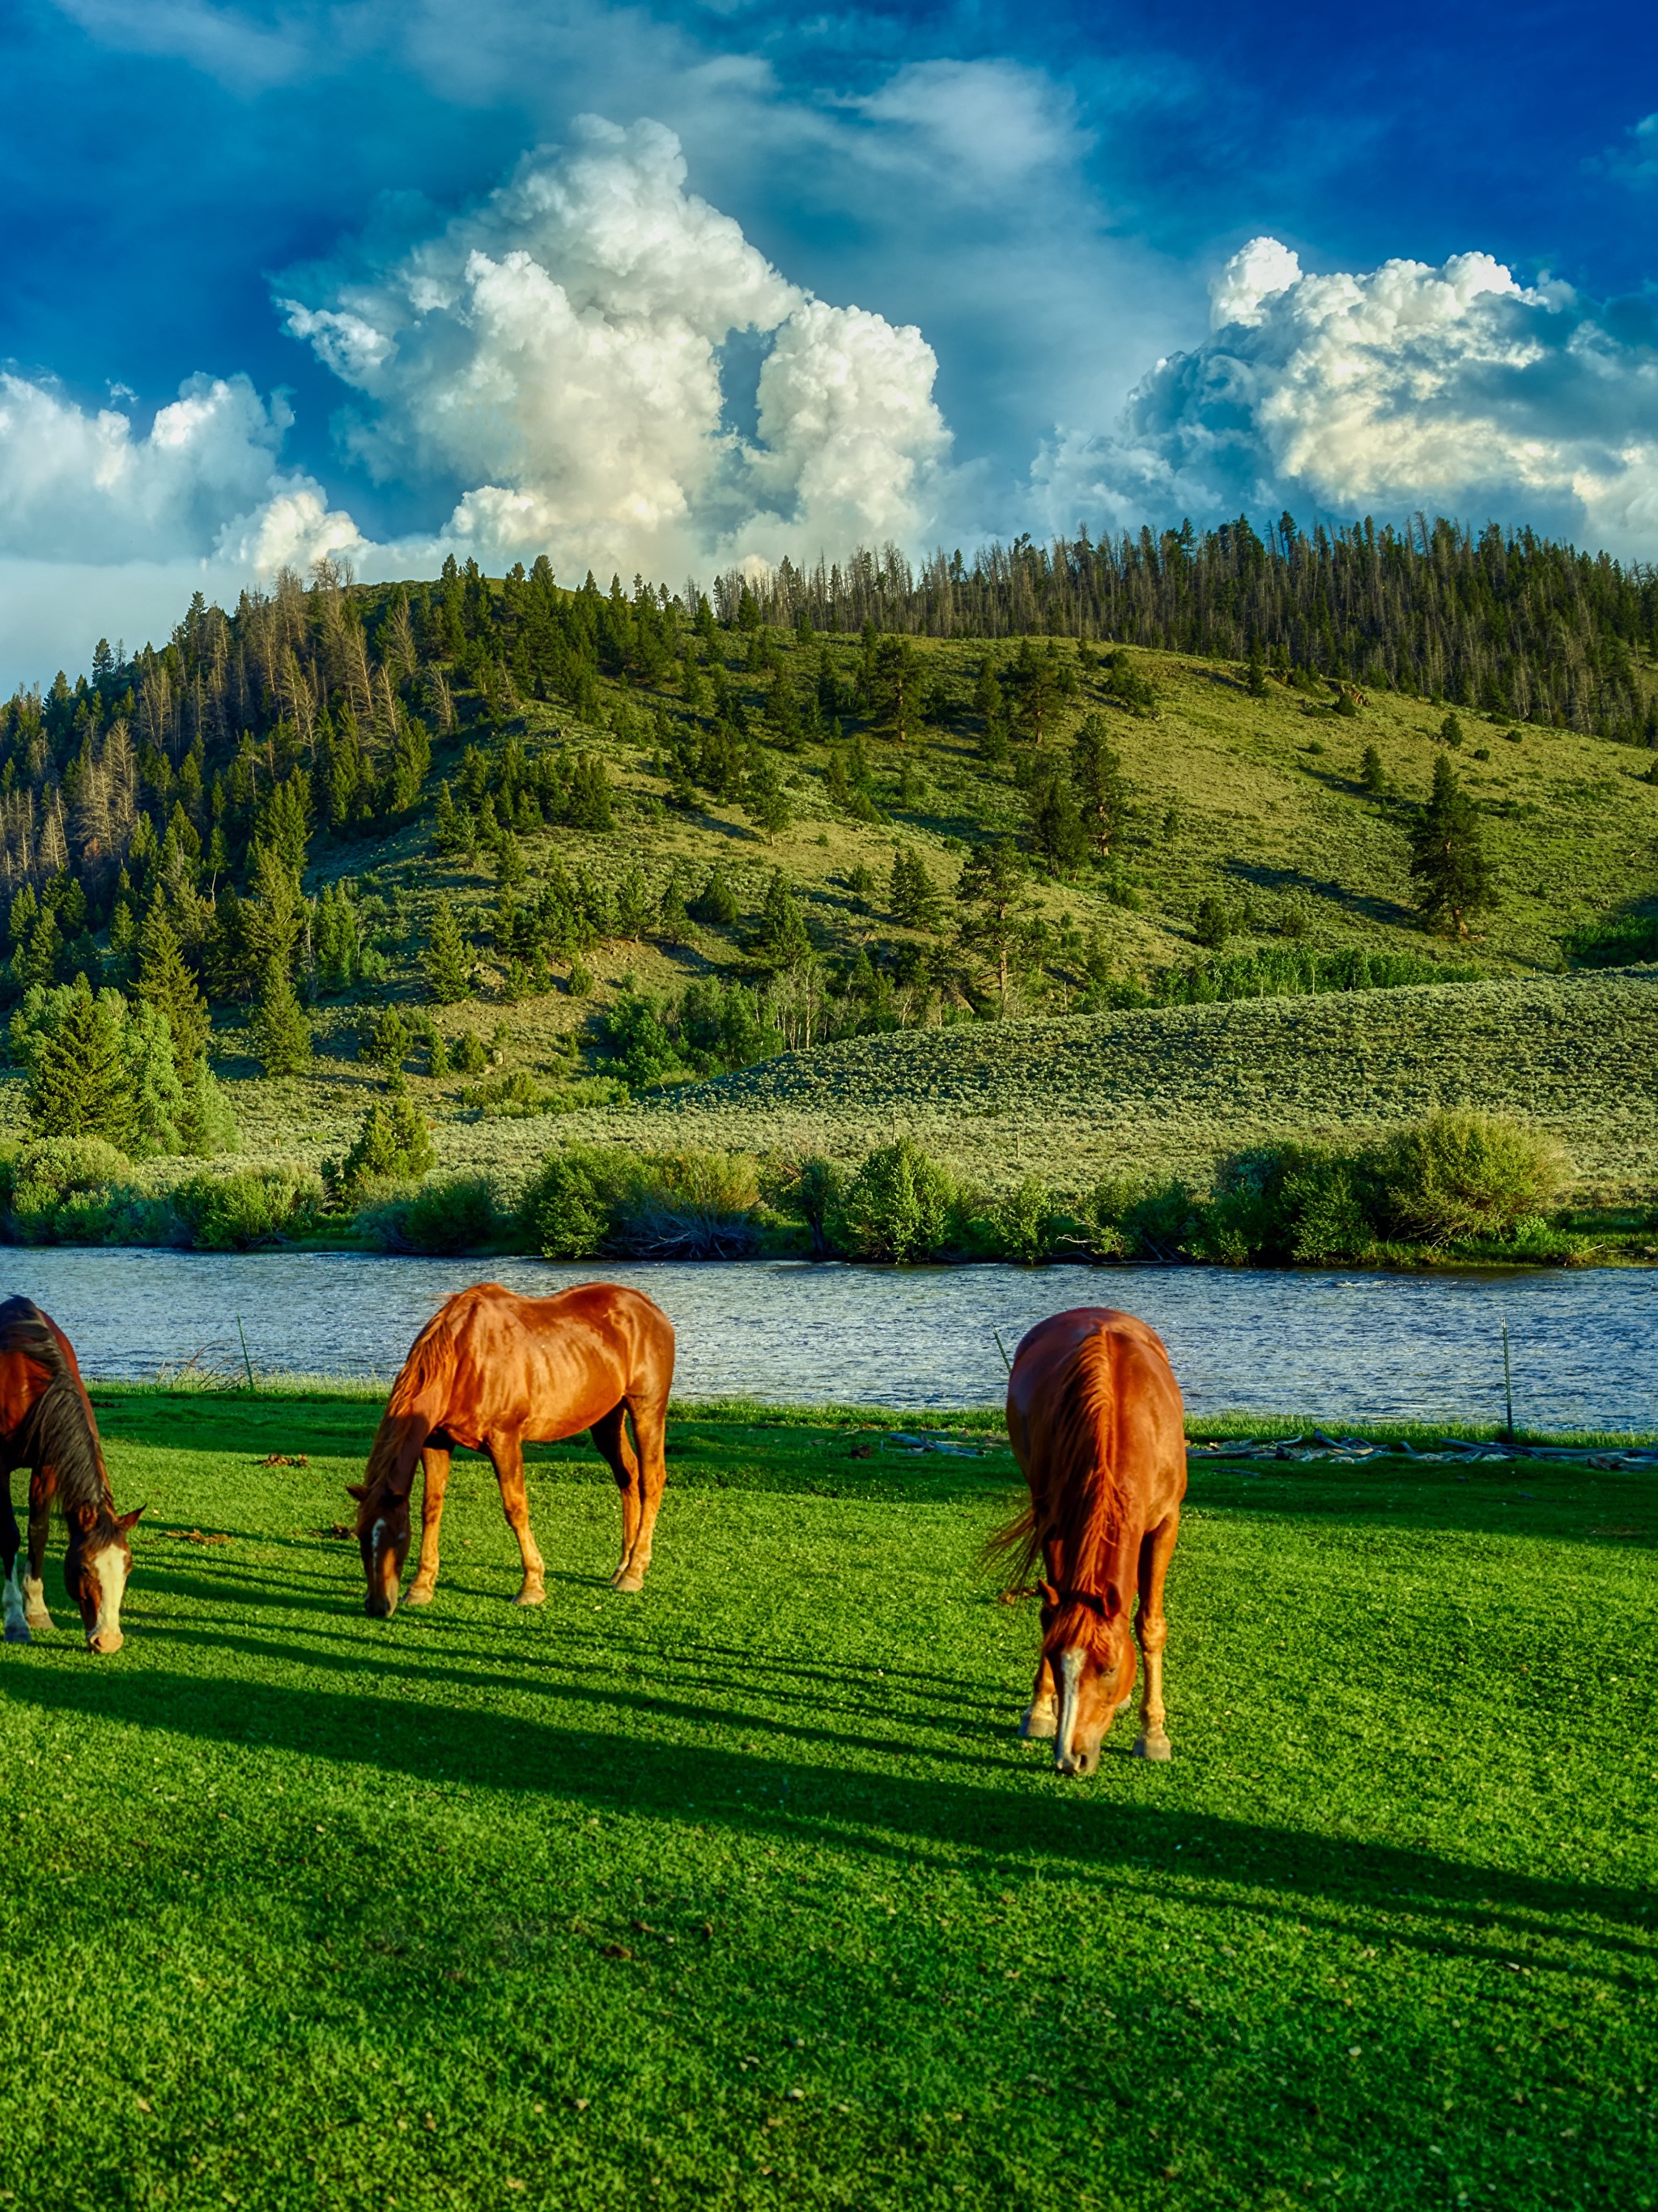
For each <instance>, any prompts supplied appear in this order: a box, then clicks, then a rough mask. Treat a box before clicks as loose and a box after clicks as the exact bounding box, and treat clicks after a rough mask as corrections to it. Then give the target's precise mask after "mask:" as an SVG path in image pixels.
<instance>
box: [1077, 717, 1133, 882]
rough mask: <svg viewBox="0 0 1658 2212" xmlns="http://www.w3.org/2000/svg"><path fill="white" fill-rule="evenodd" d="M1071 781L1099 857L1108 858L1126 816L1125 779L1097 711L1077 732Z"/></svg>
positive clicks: (1120, 764)
mask: <svg viewBox="0 0 1658 2212" xmlns="http://www.w3.org/2000/svg"><path fill="white" fill-rule="evenodd" d="M1071 781H1072V786H1073V787H1074V789H1075V791H1076V793H1077V801H1078V805H1079V806H1080V807H1081V809H1082V812H1083V816H1084V820H1085V821H1086V822H1087V823H1088V828H1089V832H1090V836H1092V838H1093V841H1094V842H1095V844H1096V846H1097V847H1098V848H1099V854H1100V858H1101V859H1102V860H1108V859H1109V858H1110V854H1111V848H1112V847H1113V845H1114V844H1115V843H1116V842H1117V839H1118V838H1119V837H1120V836H1121V834H1122V830H1123V828H1124V825H1125V824H1126V823H1127V819H1128V781H1127V777H1126V776H1125V775H1123V772H1122V762H1121V758H1120V757H1118V755H1117V753H1116V752H1115V751H1114V750H1113V748H1112V746H1111V744H1110V743H1109V741H1108V738H1107V737H1106V732H1105V724H1104V722H1103V720H1102V719H1101V717H1100V716H1099V715H1098V714H1090V715H1089V716H1088V717H1087V719H1086V720H1085V721H1084V723H1083V726H1082V727H1081V728H1080V729H1079V730H1078V732H1077V740H1076V743H1075V744H1073V745H1072V748H1071Z"/></svg>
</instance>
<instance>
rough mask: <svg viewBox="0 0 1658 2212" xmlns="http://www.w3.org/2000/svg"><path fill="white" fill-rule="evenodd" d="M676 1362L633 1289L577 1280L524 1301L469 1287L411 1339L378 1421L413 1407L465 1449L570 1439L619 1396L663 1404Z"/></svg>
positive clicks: (655, 1314)
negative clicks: (511, 1435)
mask: <svg viewBox="0 0 1658 2212" xmlns="http://www.w3.org/2000/svg"><path fill="white" fill-rule="evenodd" d="M673 1360H674V1336H673V1327H672V1324H671V1322H670V1321H669V1320H668V1317H667V1316H666V1315H665V1313H664V1312H663V1311H662V1310H661V1308H660V1307H659V1306H658V1305H656V1304H653V1302H652V1300H650V1299H649V1298H647V1297H645V1296H644V1295H643V1294H642V1293H641V1292H640V1291H633V1290H629V1289H627V1288H626V1287H624V1286H623V1285H620V1284H616V1283H581V1284H578V1285H576V1286H575V1287H574V1289H571V1290H568V1291H560V1292H558V1293H557V1294H556V1296H555V1297H548V1298H525V1297H519V1296H518V1295H517V1294H516V1293H515V1292H513V1291H508V1290H507V1289H505V1288H504V1287H503V1286H502V1285H501V1284H499V1283H477V1284H474V1285H472V1287H471V1289H470V1290H465V1291H458V1292H457V1293H456V1295H455V1296H454V1297H452V1298H451V1299H449V1300H448V1301H447V1303H446V1304H445V1305H443V1306H442V1307H440V1309H439V1310H438V1312H437V1313H436V1314H434V1316H433V1318H432V1319H431V1321H430V1322H428V1323H427V1325H426V1328H424V1329H422V1332H421V1334H420V1335H419V1336H418V1337H417V1338H416V1340H415V1343H414V1346H413V1347H412V1348H411V1350H410V1354H409V1358H408V1359H407V1360H406V1361H405V1363H404V1370H403V1372H402V1374H401V1375H400V1376H398V1382H397V1383H396V1385H395V1386H394V1387H393V1389H392V1398H391V1401H390V1403H389V1405H388V1407H387V1409H386V1419H387V1420H388V1421H389V1420H392V1419H394V1418H395V1417H397V1416H399V1415H403V1416H408V1415H410V1414H414V1413H420V1414H422V1416H424V1417H425V1419H427V1422H428V1428H429V1429H431V1430H434V1431H435V1430H439V1429H441V1430H443V1431H446V1432H447V1434H448V1435H449V1436H450V1437H452V1439H453V1440H454V1442H455V1443H464V1444H468V1445H477V1444H479V1443H482V1442H483V1440H484V1438H485V1437H488V1436H489V1435H490V1434H492V1433H498V1432H500V1431H503V1430H508V1431H514V1432H516V1433H518V1434H519V1435H522V1436H524V1437H530V1438H533V1439H536V1440H538V1441H549V1440H552V1439H556V1438H557V1437H567V1436H574V1435H576V1434H577V1433H578V1432H579V1431H580V1430H582V1429H586V1428H591V1427H592V1425H593V1423H594V1422H595V1421H596V1420H598V1419H602V1418H603V1416H604V1414H606V1413H610V1412H611V1411H612V1410H613V1409H614V1408H615V1407H616V1406H617V1405H619V1404H621V1403H622V1402H623V1401H624V1400H626V1401H629V1402H633V1401H638V1402H641V1403H646V1404H650V1403H661V1404H665V1403H666V1401H667V1395H668V1391H669V1389H670V1387H671V1383H672V1381H673Z"/></svg>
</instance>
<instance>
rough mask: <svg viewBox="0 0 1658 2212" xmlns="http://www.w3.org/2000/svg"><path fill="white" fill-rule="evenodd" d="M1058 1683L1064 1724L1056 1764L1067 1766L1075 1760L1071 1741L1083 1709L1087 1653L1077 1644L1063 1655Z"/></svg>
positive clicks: (1058, 1736)
mask: <svg viewBox="0 0 1658 2212" xmlns="http://www.w3.org/2000/svg"><path fill="white" fill-rule="evenodd" d="M1082 1680H1083V1650H1082V1646H1081V1644H1072V1645H1071V1646H1070V1648H1069V1649H1068V1650H1065V1651H1061V1652H1060V1657H1059V1663H1058V1665H1057V1666H1056V1667H1055V1668H1054V1683H1055V1686H1056V1687H1057V1688H1058V1690H1059V1692H1060V1721H1059V1726H1058V1728H1057V1729H1056V1730H1055V1732H1054V1765H1056V1766H1066V1765H1069V1764H1070V1763H1071V1759H1072V1749H1071V1739H1072V1735H1074V1734H1075V1732H1076V1727H1077V1715H1078V1711H1079V1710H1080V1708H1081V1705H1082Z"/></svg>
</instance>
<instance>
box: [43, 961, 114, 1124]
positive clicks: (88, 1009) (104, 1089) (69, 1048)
mask: <svg viewBox="0 0 1658 2212" xmlns="http://www.w3.org/2000/svg"><path fill="white" fill-rule="evenodd" d="M120 1003H121V1002H120V1000H118V999H117V998H115V997H114V994H112V993H110V994H106V995H105V996H104V997H103V998H101V999H94V997H93V995H92V992H91V989H90V987H88V983H87V981H86V978H85V977H84V976H83V975H82V976H77V977H76V981H75V984H74V987H73V988H72V989H71V991H70V997H69V1003H68V1005H67V1006H65V1008H64V1014H63V1018H62V1019H61V1020H60V1021H59V1022H58V1025H57V1027H56V1029H55V1030H46V1029H41V1030H37V1031H36V1032H35V1033H34V1035H33V1039H32V1041H31V1044H30V1049H29V1079H28V1113H29V1120H30V1122H31V1124H32V1125H33V1128H34V1130H35V1133H37V1135H39V1136H42V1137H103V1138H105V1139H107V1140H108V1142H109V1143H111V1144H112V1145H119V1146H122V1147H123V1148H124V1149H125V1147H126V1146H129V1145H130V1144H131V1141H132V1122H133V1113H134V1104H133V1097H132V1079H131V1073H130V1072H129V1069H128V1066H127V1061H126V1055H125V1052H124V1051H123V1049H122V1043H123V1039H122V1035H121V1032H122V1028H123V1024H122V1021H121V1018H120V1014H119V1012H118V1008H119V1006H120Z"/></svg>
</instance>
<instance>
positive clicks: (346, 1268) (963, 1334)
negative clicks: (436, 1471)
mask: <svg viewBox="0 0 1658 2212" xmlns="http://www.w3.org/2000/svg"><path fill="white" fill-rule="evenodd" d="M600 1272H601V1271H600V1270H599V1269H598V1267H592V1266H587V1267H562V1266H556V1265H554V1264H552V1263H550V1262H549V1261H539V1260H528V1259H512V1260H500V1261H495V1262H494V1263H489V1264H485V1263H481V1262H479V1261H476V1260H473V1261H467V1260H417V1259H382V1258H376V1257H373V1256H370V1255H367V1254H336V1253H319V1252H257V1253H246V1254H239V1255H220V1254H215V1253H192V1252H167V1251H151V1250H134V1249H122V1250H112V1251H102V1250H92V1249H82V1248H77V1247H70V1246H63V1247H58V1248H56V1249H21V1248H18V1247H12V1248H11V1249H9V1250H7V1251H6V1252H5V1254H4V1255H3V1267H0V1294H3V1295H5V1296H8V1297H9V1296H12V1295H15V1294H16V1293H18V1292H21V1293H23V1294H24V1295H26V1296H27V1297H32V1298H33V1299H34V1300H35V1301H36V1302H37V1304H39V1305H41V1306H43V1307H44V1308H45V1309H46V1311H47V1312H48V1313H49V1314H51V1315H52V1317H53V1319H54V1320H55V1321H57V1322H58V1324H59V1325H60V1327H62V1328H64V1329H65V1330H66V1331H67V1332H68V1334H69V1336H70V1340H71V1341H72V1342H73V1343H74V1345H75V1346H76V1351H77V1352H78V1353H79V1355H80V1358H81V1364H82V1369H83V1370H84V1371H85V1372H86V1373H87V1374H88V1375H89V1376H102V1377H106V1378H111V1379H125V1380H133V1381H137V1380H149V1379H150V1378H152V1377H154V1376H156V1375H157V1374H158V1373H160V1372H161V1371H162V1370H167V1369H170V1368H171V1369H176V1368H178V1367H180V1366H183V1365H184V1364H186V1363H187V1362H190V1361H191V1360H194V1361H195V1362H196V1363H197V1365H198V1367H202V1368H205V1369H208V1370H211V1371H215V1372H218V1373H221V1374H226V1375H228V1374H229V1373H231V1372H232V1371H233V1370H234V1371H235V1372H238V1373H239V1372H240V1369H241V1356H242V1355H241V1348H240V1340H239V1338H238V1334H237V1321H238V1317H239V1316H240V1322H241V1326H242V1328H243V1330H244V1331H245V1332H246V1340H247V1350H248V1354H249V1357H250V1358H251V1360H252V1365H253V1368H254V1370H255V1372H256V1373H258V1372H263V1373H266V1374H276V1373H288V1374H307V1375H331V1376H387V1377H389V1376H392V1375H393V1374H395V1373H396V1371H397V1370H398V1367H399V1366H400V1365H401V1364H402V1361H403V1358H404V1354H405V1353H406V1352H407V1351H408V1349H409V1346H410V1343H411V1342H412V1340H413V1339H414V1337H415V1335H416V1332H417V1331H418V1330H419V1328H421V1326H422V1323H423V1322H425V1321H426V1320H427V1319H428V1316H430V1315H431V1314H432V1313H433V1312H434V1310H436V1308H437V1306H438V1305H439V1304H440V1303H441V1301H442V1300H443V1299H444V1298H446V1297H448V1296H449V1295H450V1294H451V1293H452V1291H458V1290H460V1289H462V1288H463V1287H464V1286H465V1285H466V1284H468V1283H470V1282H474V1281H477V1279H478V1278H479V1276H480V1274H481V1273H489V1275H491V1276H492V1277H493V1278H494V1279H496V1280H499V1281H501V1282H504V1283H506V1284H507V1285H508V1286H509V1287H510V1288H511V1289H513V1290H515V1291H525V1292H527V1293H530V1294H531V1295H537V1296H544V1295H546V1294H547V1293H548V1292H550V1291H555V1290H560V1289H562V1288H563V1287H564V1286H565V1285H567V1284H570V1283H578V1282H583V1281H587V1280H591V1279H592V1277H593V1276H594V1275H595V1274H597V1273H600ZM603 1272H604V1273H605V1274H606V1277H607V1279H609V1280H611V1281H614V1282H623V1283H632V1284H634V1285H636V1286H637V1287H638V1288H639V1289H641V1290H642V1291H646V1292H647V1294H648V1295H649V1296H650V1297H653V1298H654V1299H655V1300H656V1301H657V1303H658V1304H659V1305H661V1306H662V1307H664V1308H665V1310H666V1311H667V1313H668V1314H669V1316H671V1319H672V1321H673V1323H674V1326H675V1328H676V1330H677V1334H678V1342H679V1358H678V1370H677V1377H676V1384H677V1389H678V1391H679V1392H680V1394H681V1395H683V1396H685V1397H689V1398H708V1397H735V1396H742V1397H752V1398H758V1399H763V1400H769V1401H792V1402H794V1403H811V1404H823V1403H839V1404H853V1405H859V1404H861V1405H884V1406H898V1407H952V1406H974V1405H989V1404H993V1403H995V1402H997V1401H999V1399H1000V1397H1001V1395H1002V1389H1003V1385H1004V1381H1005V1375H1004V1370H1003V1366H1002V1355H1001V1352H999V1350H998V1348H997V1342H996V1339H997V1334H998V1332H999V1334H1000V1336H1001V1340H1002V1342H1003V1343H1004V1344H1005V1346H1006V1347H1007V1349H1008V1351H1009V1352H1011V1351H1012V1350H1013V1347H1014V1346H1015V1345H1016V1344H1017V1341H1018V1340H1019V1337H1020V1335H1021V1334H1022V1333H1023V1331H1024V1330H1025V1329H1027V1328H1029V1327H1030V1325H1031V1324H1032V1322H1036V1321H1039V1320H1041V1319H1042V1316H1044V1315H1047V1314H1051V1313H1057V1312H1060V1311H1061V1310H1063V1309H1064V1308H1066V1307H1067V1306H1078V1305H1114V1306H1121V1307H1123V1308H1125V1309H1126V1310H1127V1311H1129V1312H1131V1313H1135V1314H1139V1316H1141V1317H1142V1318H1143V1319H1145V1320H1146V1321H1148V1322H1151V1325H1152V1326H1153V1327H1154V1328H1157V1330H1159V1331H1160V1332H1161V1334H1162V1335H1163V1339H1164V1341H1165V1342H1166V1343H1167V1344H1168V1346H1169V1352H1170V1354H1171V1355H1172V1357H1173V1359H1174V1363H1175V1373H1176V1375H1177V1376H1179V1378H1180V1382H1181V1388H1182V1389H1183V1390H1184V1392H1185V1394H1186V1401H1187V1405H1188V1407H1191V1408H1192V1410H1193V1412H1195V1413H1219V1412H1223V1411H1237V1412H1248V1413H1292V1414H1302V1413H1305V1414H1308V1415H1309V1416H1314V1417H1316V1418H1318V1419H1323V1420H1326V1421H1339V1422H1342V1423H1345V1424H1347V1425H1350V1426H1362V1425H1363V1423H1364V1422H1366V1421H1367V1420H1378V1421H1379V1420H1425V1421H1429V1422H1434V1421H1442V1420H1455V1419H1461V1420H1479V1421H1497V1422H1499V1423H1500V1422H1501V1421H1502V1420H1503V1418H1504V1416H1503V1345H1502V1330H1503V1323H1504V1322H1507V1324H1508V1328H1509V1337H1510V1340H1511V1344H1512V1349H1513V1367H1514V1411H1515V1421H1516V1423H1517V1424H1519V1425H1521V1426H1532V1427H1538V1428H1550V1429H1556V1428H1580V1427H1581V1428H1605V1429H1650V1428H1654V1427H1658V1268H1646V1267H1643V1268H1606V1267H1598V1268H1592V1269H1584V1270H1582V1272H1581V1273H1570V1272H1563V1271H1560V1270H1558V1269H1538V1270H1535V1271H1527V1272H1512V1273H1509V1272H1504V1273H1491V1274H1473V1273H1470V1274H1455V1275H1453V1274H1436V1275H1388V1274H1360V1273H1327V1274H1320V1273H1293V1274H1291V1273H1276V1272H1266V1271H1254V1270H1250V1271H1246V1270H1241V1269H1240V1270H1236V1271H1235V1270H1231V1269H1224V1268H1210V1267H1190V1268H1165V1267H1111V1268H1090V1267H1042V1268H1034V1269H1029V1270H1027V1269H1023V1268H1016V1267H938V1268H907V1269H902V1270H899V1269H888V1270H881V1269H876V1268H867V1267H841V1266H817V1267H814V1266H811V1265H808V1264H806V1263H804V1262H799V1261H744V1262H741V1263H738V1264H733V1265H730V1266H711V1265H701V1266H694V1267H615V1268H611V1269H608V1270H604V1271H603Z"/></svg>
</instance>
